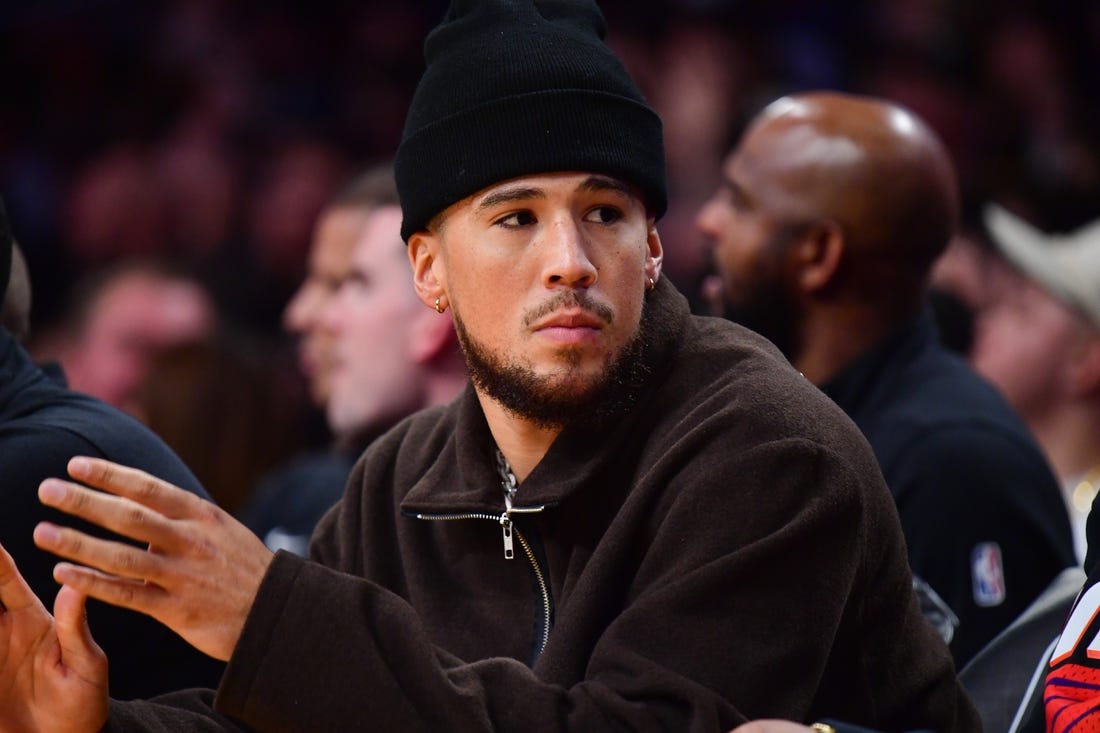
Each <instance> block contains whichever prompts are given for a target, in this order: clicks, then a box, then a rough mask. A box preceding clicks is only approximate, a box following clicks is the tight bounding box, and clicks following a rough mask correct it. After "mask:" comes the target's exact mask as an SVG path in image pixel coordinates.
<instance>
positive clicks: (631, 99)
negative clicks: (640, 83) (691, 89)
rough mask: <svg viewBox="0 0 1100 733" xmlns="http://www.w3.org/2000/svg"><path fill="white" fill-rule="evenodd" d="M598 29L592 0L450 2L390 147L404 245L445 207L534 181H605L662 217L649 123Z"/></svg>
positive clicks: (661, 186)
mask: <svg viewBox="0 0 1100 733" xmlns="http://www.w3.org/2000/svg"><path fill="white" fill-rule="evenodd" d="M605 32H606V27H605V24H604V19H603V15H602V14H601V13H600V10H599V8H598V7H597V6H596V4H595V2H593V0H452V1H451V7H450V9H449V10H448V11H447V15H446V17H445V18H444V19H443V22H442V23H440V24H439V25H438V26H437V27H436V28H435V29H434V30H433V31H432V32H431V33H430V34H428V38H427V40H426V41H425V43H424V58H425V60H426V62H427V68H426V70H425V71H424V75H423V76H422V77H421V79H420V83H419V84H418V85H417V88H416V93H415V95H414V96H413V100H412V104H411V105H410V106H409V113H408V117H406V119H405V130H404V133H403V135H402V139H401V145H400V147H398V149H397V158H396V161H395V174H396V178H397V190H398V193H399V194H400V198H401V208H402V211H403V213H404V221H403V222H402V225H401V235H402V236H403V237H404V238H405V239H406V240H408V238H409V236H410V235H412V234H413V233H414V232H417V231H420V230H422V229H424V228H425V226H426V225H427V223H428V221H430V220H431V218H432V217H433V216H435V215H436V214H438V213H439V212H441V211H443V209H445V208H447V207H448V206H450V205H451V204H453V203H455V202H456V201H460V200H461V199H463V198H466V197H467V196H470V195H471V194H474V193H476V192H478V191H480V190H481V189H483V188H485V187H487V186H491V185H493V184H495V183H499V182H501V181H505V180H508V179H509V178H515V177H517V176H522V175H533V174H538V173H551V172H558V171H581V172H590V173H603V174H606V175H609V176H613V177H615V178H618V179H621V180H623V181H626V182H628V183H632V184H634V185H636V186H637V187H638V188H639V189H640V191H641V193H642V196H643V198H644V200H645V203H646V206H647V208H648V210H649V213H650V214H652V215H654V216H657V217H659V216H661V215H662V214H663V213H664V212H665V208H666V207H667V194H666V191H665V161H664V145H663V143H662V138H661V120H660V118H659V117H658V116H657V114H656V113H655V112H654V111H653V110H652V109H651V108H650V107H649V105H648V104H647V103H646V101H645V99H644V98H643V97H642V94H641V92H639V91H638V88H637V87H636V86H635V85H634V81H633V80H632V79H631V78H630V75H629V74H627V72H626V69H624V68H623V65H622V64H621V63H620V62H619V60H618V59H617V58H616V57H615V55H614V54H613V53H612V52H611V50H610V49H609V48H608V47H607V45H606V44H605V43H604V42H603V37H604V34H605Z"/></svg>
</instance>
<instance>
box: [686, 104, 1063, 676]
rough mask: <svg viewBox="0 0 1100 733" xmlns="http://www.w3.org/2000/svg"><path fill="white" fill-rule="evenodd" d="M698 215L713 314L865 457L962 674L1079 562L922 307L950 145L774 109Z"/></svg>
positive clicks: (1025, 461) (1041, 480) (815, 107)
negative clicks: (946, 619)
mask: <svg viewBox="0 0 1100 733" xmlns="http://www.w3.org/2000/svg"><path fill="white" fill-rule="evenodd" d="M724 170H725V181H724V183H723V186H722V187H721V188H720V189H719V190H718V192H717V193H715V195H714V197H713V198H712V199H711V200H710V202H708V203H707V205H706V206H705V207H704V208H703V209H702V211H701V212H700V215H699V224H700V228H701V230H702V231H703V233H704V234H705V235H707V236H708V237H709V238H711V240H712V241H713V242H714V256H715V264H716V267H717V269H718V271H719V274H720V277H721V281H720V283H718V284H717V287H716V289H715V295H716V296H720V297H718V298H717V299H716V300H717V302H716V305H717V306H718V307H719V309H721V311H722V312H724V313H725V314H726V315H727V316H728V317H729V318H731V319H733V320H736V321H739V322H740V323H742V324H743V325H746V326H748V327H750V328H753V329H755V330H757V331H759V332H760V333H762V334H763V335H765V336H767V337H769V338H770V339H772V341H773V342H774V343H775V344H776V345H777V346H778V347H779V348H780V349H781V350H782V351H783V353H784V354H785V355H786V356H787V357H788V358H789V359H790V360H791V363H792V364H794V366H795V367H796V368H797V369H798V370H799V371H800V372H802V373H803V374H804V375H805V376H806V378H807V379H808V380H810V381H811V382H813V383H814V384H817V385H819V386H820V387H821V388H822V390H823V391H824V392H825V394H827V395H828V396H829V397H831V398H832V399H833V400H834V401H835V402H836V403H837V404H839V405H840V406H841V407H842V408H843V409H844V411H845V412H846V413H847V414H848V415H849V416H850V417H851V418H852V420H854V421H855V423H856V425H858V426H859V428H860V429H861V430H862V432H863V434H864V435H865V436H866V437H867V440H868V442H870V444H871V447H872V448H873V449H874V451H875V456H876V457H877V458H878V461H879V465H880V467H881V468H882V473H883V475H884V476H885V478H886V484H887V486H889V487H890V491H891V493H892V494H893V496H894V499H895V501H896V502H897V507H898V513H899V515H900V517H901V524H902V528H903V530H904V531H905V539H906V545H907V549H908V551H909V562H910V565H911V567H912V569H913V573H914V574H915V575H917V576H919V577H920V578H921V579H923V580H924V581H925V582H927V584H928V585H929V586H930V587H931V588H932V589H933V590H934V591H935V592H936V593H937V594H938V595H939V596H940V597H941V598H942V599H943V600H944V601H946V603H947V605H948V606H949V607H950V609H951V611H953V612H954V614H955V616H957V617H958V619H959V627H958V631H957V632H956V633H955V634H954V638H953V639H952V641H951V650H952V654H953V656H954V658H955V660H956V664H957V665H958V666H960V667H961V666H962V664H963V663H964V662H966V661H967V660H968V659H969V658H970V657H971V656H972V655H973V654H974V653H975V652H977V651H978V650H979V649H980V648H981V647H982V646H983V645H984V644H985V643H987V642H988V641H989V640H990V639H992V638H993V637H994V636H995V635H996V634H997V633H998V632H999V631H1001V630H1002V629H1004V628H1005V627H1006V626H1008V624H1009V623H1011V622H1012V620H1013V619H1014V618H1015V617H1016V616H1017V615H1019V613H1020V612H1021V611H1023V610H1024V609H1025V608H1026V607H1027V606H1028V604H1029V603H1031V601H1032V600H1034V599H1035V597H1037V596H1038V595H1039V594H1040V593H1041V592H1042V591H1043V589H1044V588H1045V587H1046V586H1047V585H1048V584H1049V583H1050V582H1051V581H1052V580H1053V579H1054V577H1055V576H1056V575H1057V574H1058V573H1059V572H1060V571H1061V570H1062V569H1063V568H1065V567H1068V566H1070V565H1072V564H1073V561H1074V557H1073V549H1072V543H1071V538H1070V529H1069V523H1068V521H1067V517H1066V512H1065V508H1064V507H1063V506H1062V504H1061V502H1060V500H1059V492H1058V487H1057V484H1056V482H1055V479H1054V476H1053V475H1051V472H1050V468H1049V467H1048V466H1047V465H1046V462H1045V461H1044V459H1043V456H1042V454H1041V453H1040V451H1039V449H1038V447H1037V446H1036V445H1035V443H1034V441H1033V439H1032V438H1031V436H1030V435H1029V434H1028V432H1027V430H1026V428H1025V427H1024V425H1023V424H1022V422H1021V421H1020V420H1019V418H1018V417H1017V416H1016V415H1015V414H1014V413H1013V412H1012V410H1011V409H1010V408H1009V406H1008V405H1007V404H1006V403H1005V402H1004V400H1003V399H1002V398H1001V397H1000V396H999V395H998V394H997V393H996V391H995V390H994V389H993V388H992V387H991V386H990V385H989V384H987V383H985V382H984V381H983V380H982V379H981V378H979V377H978V376H977V375H976V374H974V372H973V371H971V370H970V369H968V368H967V366H966V364H965V363H964V362H963V361H962V360H961V359H959V358H958V357H957V356H955V355H952V354H949V353H947V352H946V350H945V349H944V348H943V347H942V346H941V344H940V342H939V340H938V337H937V334H936V331H935V326H934V324H933V322H932V317H931V314H930V313H929V312H928V308H927V303H926V300H925V297H926V291H927V287H928V277H929V272H930V269H931V266H932V263H933V261H934V260H935V258H936V257H937V256H938V255H939V254H940V253H941V252H942V251H943V250H944V248H945V247H946V246H947V244H948V241H949V240H950V238H951V236H952V234H953V232H954V231H955V228H956V226H957V219H958V201H957V188H956V182H955V173H954V170H953V167H952V165H951V161H950V159H949V158H948V156H947V153H946V150H945V149H944V148H943V146H942V144H941V143H940V141H939V140H938V138H937V137H936V136H935V135H934V134H933V133H932V132H931V130H929V129H928V128H927V127H926V126H925V125H924V123H923V122H922V121H921V120H920V119H919V118H917V117H916V116H915V115H913V114H912V113H911V112H909V111H908V110H905V109H904V108H901V107H898V106H897V105H893V104H890V103H887V102H884V101H883V100H879V99H875V98H867V97H855V96H850V95H840V94H833V93H810V94H801V95H793V96H790V97H784V98H782V99H780V100H778V101H776V102H773V103H772V104H771V105H769V106H768V107H767V108H765V110H764V111H763V112H761V113H760V114H759V115H758V116H757V117H756V118H755V119H754V121H753V123H752V124H751V125H750V127H749V129H748V131H747V132H746V133H745V135H744V137H742V139H741V141H740V142H739V143H738V145H737V147H736V148H735V149H734V151H733V152H732V153H731V154H730V156H729V157H728V158H727V161H726V165H725V169H724Z"/></svg>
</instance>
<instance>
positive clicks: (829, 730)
mask: <svg viewBox="0 0 1100 733" xmlns="http://www.w3.org/2000/svg"><path fill="white" fill-rule="evenodd" d="M810 728H812V729H814V730H815V731H817V733H836V728H834V727H833V726H831V725H828V724H827V723H813V724H812V725H811V726H810Z"/></svg>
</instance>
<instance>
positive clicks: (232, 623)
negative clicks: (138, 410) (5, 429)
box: [34, 458, 272, 660]
mask: <svg viewBox="0 0 1100 733" xmlns="http://www.w3.org/2000/svg"><path fill="white" fill-rule="evenodd" d="M69 475H70V476H72V477H73V478H74V479H76V480H78V481H81V482H83V483H85V484H87V485H88V486H92V487H95V489H99V491H95V490H93V489H89V488H87V487H85V486H81V485H79V484H75V483H72V482H69V481H63V480H60V479H47V480H45V481H43V482H42V484H41V486H40V487H39V490H38V495H39V499H40V500H41V501H42V503H43V504H46V505H48V506H52V507H55V508H57V509H60V510H61V511H63V512H67V513H68V514H72V515H73V516H77V517H80V518H81V519H84V520H86V521H88V522H91V523H92V524H97V525H99V526H101V527H104V528H106V529H109V530H111V531H113V532H116V533H118V534H120V535H122V536H124V537H129V538H131V539H134V540H137V541H139V542H141V543H144V544H146V545H147V546H148V549H145V548H142V547H135V546H133V545H129V544H126V543H122V542H113V541H109V540H103V539H99V538H96V537H92V536H90V535H87V534H85V533H83V532H79V531H77V530H74V529H69V528H64V527H58V526H57V525H54V524H49V523H46V522H43V523H41V524H39V525H38V527H36V528H35V531H34V541H35V543H36V544H37V545H38V546H39V547H41V548H42V549H44V550H48V551H50V552H53V553H55V554H57V555H60V556H62V557H65V558H68V559H69V560H72V561H74V562H76V563H79V565H74V564H70V563H59V564H58V565H57V567H56V568H55V570H54V577H55V579H56V580H57V581H58V582H60V583H63V584H65V585H68V586H71V587H72V588H74V589H76V590H77V591H79V592H81V593H84V594H86V595H88V596H91V597H92V598H98V599H99V600H101V601H105V602H107V603H111V604H114V605H116V606H121V607H123V608H129V609H132V610H134V611H138V612H141V613H145V614H148V615H150V616H152V617H153V618H155V619H157V620H158V621H160V622H161V623H163V624H164V625H166V626H168V627H169V628H171V629H172V630H174V631H175V632H176V633H177V634H179V635H180V636H182V637H183V638H184V639H186V640H187V641H188V643H190V644H191V645H192V646H194V647H195V648H196V649H199V650H200V651H203V652H205V653H206V654H209V655H210V656H212V657H214V658H216V659H221V660H228V659H229V657H230V655H231V654H232V653H233V648H234V647H235V646H236V644H237V639H238V638H239V637H240V634H241V629H242V628H243V627H244V622H245V618H246V617H247V616H248V612H249V609H250V608H251V607H252V602H253V600H254V599H255V597H256V592H257V590H258V588H259V586H260V582H261V581H262V580H263V576H264V573H265V572H266V571H267V567H268V565H269V564H270V563H271V558H272V554H271V552H270V551H269V550H268V549H267V548H266V547H265V546H264V544H263V542H261V541H260V539H259V538H257V537H256V536H255V535H254V534H252V532H250V531H249V530H248V529H247V528H246V527H245V526H244V525H242V524H241V523H239V522H238V521H237V520H235V519H233V517H231V516H230V515H229V514H228V513H226V512H225V511H224V510H222V509H220V508H219V507H218V506H216V505H214V504H212V503H210V502H208V501H205V500H203V499H201V498H200V497H198V496H196V495H194V494H192V493H190V492H188V491H184V490H183V489H180V488H177V487H175V486H173V485H172V484H169V483H167V482H165V481H161V480H160V479H158V478H156V477H154V476H151V475H149V474H147V473H145V472H144V471H139V470H136V469H132V468H126V467H125V466H120V465H118V464H115V463H111V462H110V461H105V460H101V459H95V458H74V459H73V460H71V461H70V462H69ZM83 566H86V567H83Z"/></svg>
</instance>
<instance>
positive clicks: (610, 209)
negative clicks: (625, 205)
mask: <svg viewBox="0 0 1100 733" xmlns="http://www.w3.org/2000/svg"><path fill="white" fill-rule="evenodd" d="M622 218H623V212H622V211H620V210H619V209H618V208H616V207H614V206H597V207H596V208H594V209H592V210H591V211H589V212H588V213H587V214H585V216H584V220H585V221H590V222H595V223H596V224H614V223H615V222H617V221H619V220H620V219H622Z"/></svg>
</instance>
